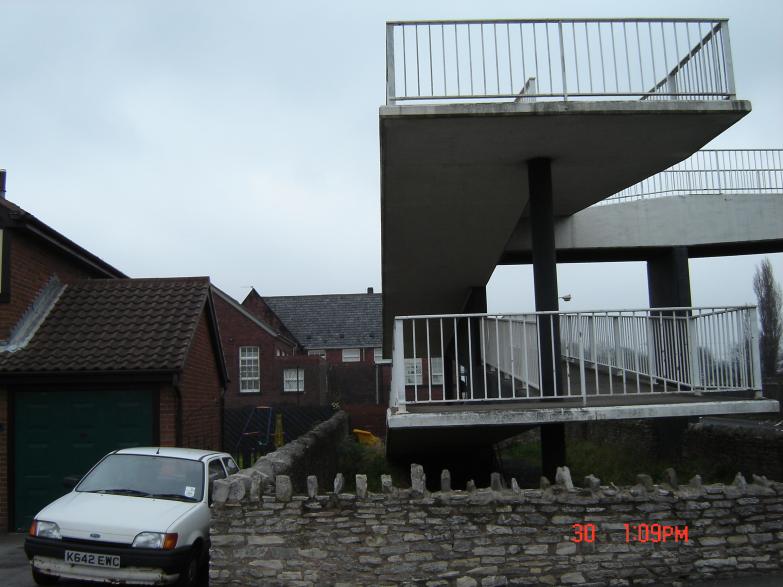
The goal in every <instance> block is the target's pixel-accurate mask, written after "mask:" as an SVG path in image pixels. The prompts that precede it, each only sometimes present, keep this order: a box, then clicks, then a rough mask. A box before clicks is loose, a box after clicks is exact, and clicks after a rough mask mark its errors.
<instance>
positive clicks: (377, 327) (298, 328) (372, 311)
mask: <svg viewBox="0 0 783 587" xmlns="http://www.w3.org/2000/svg"><path fill="white" fill-rule="evenodd" d="M264 301H265V302H266V303H267V304H268V305H269V307H270V308H271V309H272V311H273V312H274V313H275V314H277V315H278V317H279V318H280V319H281V320H282V321H283V322H284V323H285V325H286V326H287V327H288V329H289V330H290V331H291V333H292V334H293V335H294V336H295V337H296V338H297V340H299V342H300V343H301V344H302V345H303V346H304V347H305V348H307V349H323V348H350V347H380V346H381V345H382V344H383V333H382V328H383V326H382V294H376V293H372V294H368V293H361V294H326V295H313V296H272V297H265V298H264Z"/></svg>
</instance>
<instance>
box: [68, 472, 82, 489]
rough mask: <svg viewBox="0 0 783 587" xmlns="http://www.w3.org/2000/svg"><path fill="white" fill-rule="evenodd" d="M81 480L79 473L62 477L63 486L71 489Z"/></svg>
mask: <svg viewBox="0 0 783 587" xmlns="http://www.w3.org/2000/svg"><path fill="white" fill-rule="evenodd" d="M81 480H82V477H81V475H68V476H67V477H63V487H65V488H66V489H73V488H74V487H76V486H77V485H78V484H79V481H81Z"/></svg>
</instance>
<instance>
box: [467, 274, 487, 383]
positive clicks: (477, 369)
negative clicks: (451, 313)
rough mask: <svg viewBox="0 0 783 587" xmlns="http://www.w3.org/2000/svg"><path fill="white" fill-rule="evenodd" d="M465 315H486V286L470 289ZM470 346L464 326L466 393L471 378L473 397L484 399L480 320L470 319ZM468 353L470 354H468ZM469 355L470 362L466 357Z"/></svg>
mask: <svg viewBox="0 0 783 587" xmlns="http://www.w3.org/2000/svg"><path fill="white" fill-rule="evenodd" d="M465 313H466V314H486V313H487V288H486V286H478V287H472V288H471V289H470V297H468V301H467V303H466V304H465ZM469 320H470V345H468V343H467V340H468V328H467V324H465V332H464V336H463V340H464V341H465V342H464V347H465V353H464V354H463V355H462V356H464V357H466V360H465V369H466V372H465V378H466V381H467V384H466V387H467V389H466V391H467V393H468V394H470V386H471V377H472V383H473V396H474V397H476V398H478V397H486V394H487V390H485V389H484V365H483V363H482V362H481V319H480V318H470V319H469ZM468 351H470V353H469V352H468ZM469 355H471V361H468V360H467V357H468V356H469Z"/></svg>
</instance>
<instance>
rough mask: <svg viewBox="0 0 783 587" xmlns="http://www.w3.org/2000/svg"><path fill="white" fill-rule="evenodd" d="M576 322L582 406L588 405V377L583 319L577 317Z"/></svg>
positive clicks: (596, 391)
mask: <svg viewBox="0 0 783 587" xmlns="http://www.w3.org/2000/svg"><path fill="white" fill-rule="evenodd" d="M576 320H577V328H578V338H579V389H580V391H581V393H582V405H587V382H586V381H585V378H586V377H587V375H586V374H585V345H584V335H583V334H582V320H581V318H580V317H579V316H577V317H576ZM610 377H611V375H610ZM595 393H596V395H597V394H598V389H596V390H595Z"/></svg>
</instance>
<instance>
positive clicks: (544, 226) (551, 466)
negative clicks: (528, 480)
mask: <svg viewBox="0 0 783 587" xmlns="http://www.w3.org/2000/svg"><path fill="white" fill-rule="evenodd" d="M527 175H528V186H529V188H530V204H529V209H530V233H531V237H532V249H533V250H532V253H533V280H534V291H535V299H536V310H537V311H548V310H557V309H558V297H557V258H556V251H555V216H554V202H553V200H552V169H551V161H550V160H549V159H531V160H530V161H528V162H527ZM541 326H542V328H541V329H540V330H539V347H540V349H541V393H542V394H543V395H544V396H556V395H560V392H561V389H562V387H561V373H560V328H559V323H558V321H557V320H556V319H555V320H554V321H553V322H552V324H551V328H550V324H549V323H548V322H542V323H541ZM553 365H554V368H553ZM565 457H566V449H565V426H564V425H563V424H544V425H543V426H541V463H542V468H543V473H544V475H546V476H547V477H548V478H549V479H550V480H551V481H554V478H555V471H556V469H557V467H561V466H563V465H565V464H566V463H565Z"/></svg>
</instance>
